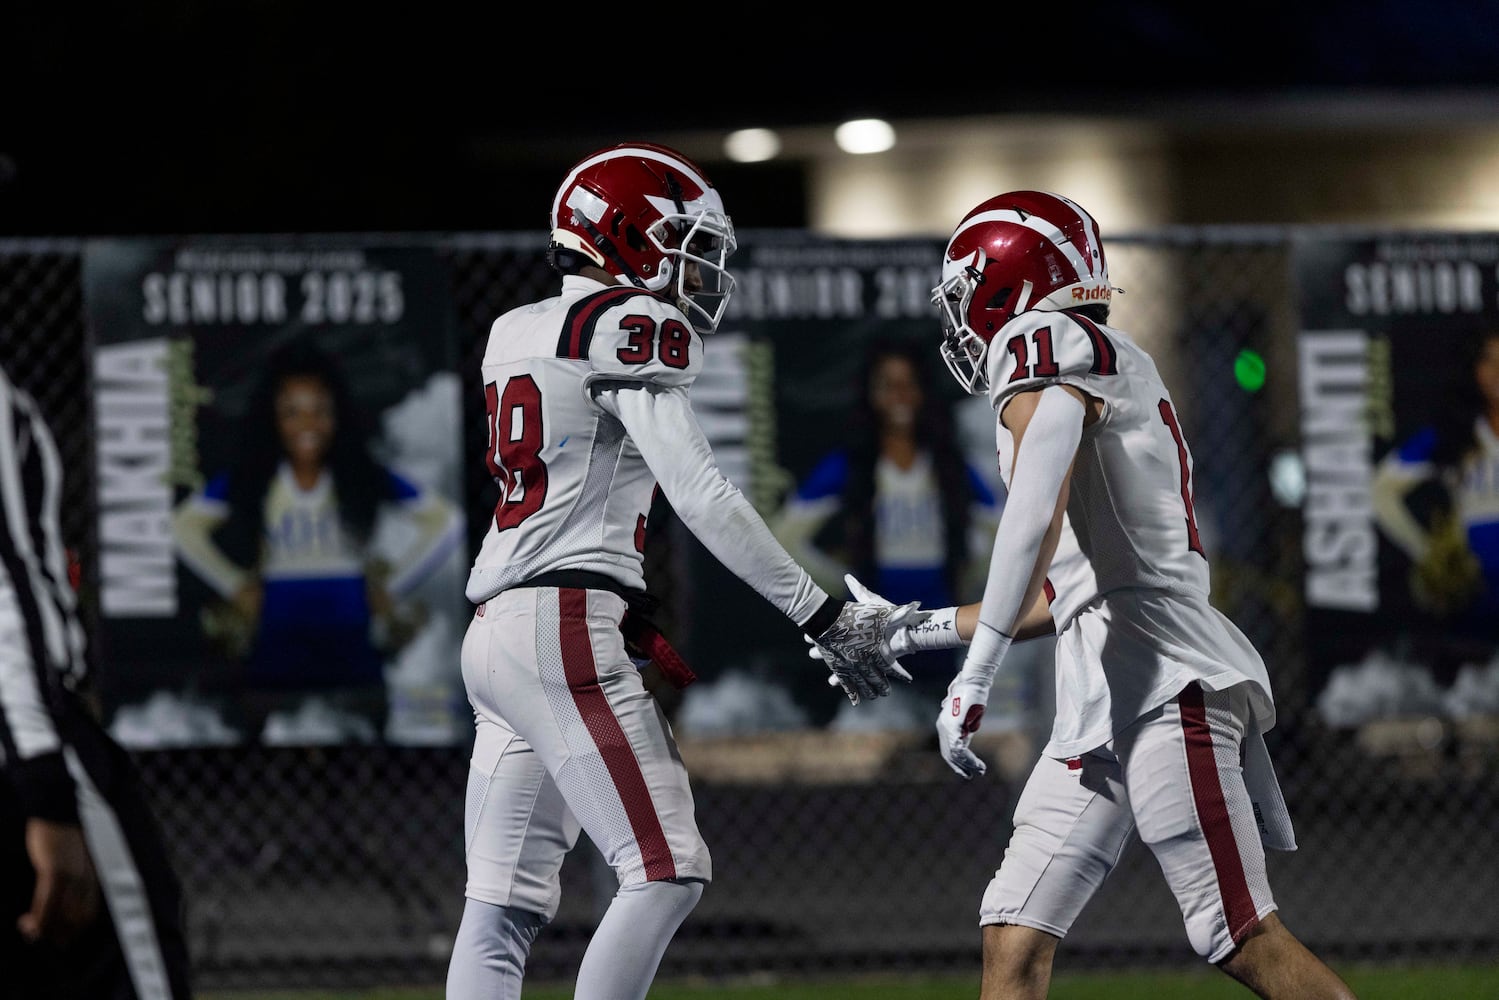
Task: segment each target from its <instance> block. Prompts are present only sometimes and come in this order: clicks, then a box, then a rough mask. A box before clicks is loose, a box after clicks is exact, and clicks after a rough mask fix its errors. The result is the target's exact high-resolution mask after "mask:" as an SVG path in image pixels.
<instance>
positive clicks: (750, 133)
mask: <svg viewBox="0 0 1499 1000" xmlns="http://www.w3.org/2000/svg"><path fill="white" fill-rule="evenodd" d="M723 151H724V155H726V156H727V157H728V158H729V159H731V160H733V161H734V162H735V163H762V162H764V161H765V160H772V159H775V157H776V155H777V154H778V153H780V151H781V137H780V135H779V134H777V133H776V132H775V131H774V130H773V129H768V128H742V129H739V130H738V131H735V132H730V133H729V134H728V137H727V138H725V139H724V141H723Z"/></svg>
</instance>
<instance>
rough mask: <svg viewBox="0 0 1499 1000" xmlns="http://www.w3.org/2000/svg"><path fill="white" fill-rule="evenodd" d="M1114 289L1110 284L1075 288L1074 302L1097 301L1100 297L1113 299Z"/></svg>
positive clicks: (1073, 293)
mask: <svg viewBox="0 0 1499 1000" xmlns="http://www.w3.org/2000/svg"><path fill="white" fill-rule="evenodd" d="M1113 297H1114V290H1113V289H1112V288H1110V287H1109V286H1108V285H1100V286H1099V287H1097V288H1074V289H1073V290H1072V301H1073V302H1097V301H1099V300H1100V299H1112V298H1113Z"/></svg>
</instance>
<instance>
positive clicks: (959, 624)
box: [951, 585, 1056, 646]
mask: <svg viewBox="0 0 1499 1000" xmlns="http://www.w3.org/2000/svg"><path fill="white" fill-rule="evenodd" d="M981 606H982V604H981V602H979V601H974V602H973V603H972V604H964V605H960V606H959V607H956V608H952V609H951V610H952V612H953V613H954V615H953V622H954V631H955V632H956V634H957V637H958V638H959V639H960V640H962V643H963V645H965V646H966V645H967V644H968V643H970V642H972V641H973V633H974V632H975V631H977V630H978V624H979V608H980V607H981ZM1055 631H1056V623H1055V622H1053V621H1052V620H1051V603H1050V602H1049V601H1047V599H1046V588H1045V586H1044V585H1043V586H1041V587H1039V588H1037V591H1036V595H1035V596H1034V597H1033V598H1031V601H1030V604H1029V605H1028V606H1027V608H1026V610H1025V612H1024V613H1023V614H1022V615H1021V616H1020V618H1019V619H1018V620H1017V621H1016V622H1015V641H1016V642H1021V641H1023V640H1025V639H1035V638H1037V637H1039V636H1043V635H1050V634H1052V633H1053V632H1055Z"/></svg>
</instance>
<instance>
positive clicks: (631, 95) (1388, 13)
mask: <svg viewBox="0 0 1499 1000" xmlns="http://www.w3.org/2000/svg"><path fill="white" fill-rule="evenodd" d="M513 6H514V5H496V7H495V8H492V9H491V11H492V12H490V13H476V12H477V11H480V10H482V8H479V7H478V6H477V5H465V6H460V5H457V4H445V3H442V2H432V3H423V4H417V5H411V6H409V7H402V8H381V7H379V6H377V5H366V6H362V7H356V6H353V5H342V4H319V3H314V2H312V0H198V2H189V0H175V2H166V0H140V2H138V3H137V4H134V5H129V6H128V7H127V6H126V5H111V6H110V7H109V8H107V9H105V7H104V5H102V4H89V5H66V4H60V3H58V2H56V0H53V2H51V3H46V4H44V3H32V2H30V0H14V2H12V3H11V4H8V5H6V7H5V10H4V12H3V13H0V18H3V19H4V20H3V21H0V72H3V73H4V76H3V77H0V84H3V90H0V93H3V94H4V100H3V102H0V235H7V234H8V235H17V234H19V235H83V234H109V233H149V232H176V233H189V232H264V231H298V230H300V231H325V232H329V231H361V230H363V231H372V230H393V231H394V230H407V231H420V230H433V231H436V230H507V229H531V228H538V229H539V228H542V227H543V226H544V224H545V212H546V204H547V202H548V201H549V199H550V195H551V192H552V190H553V188H554V186H555V184H556V183H557V181H558V179H559V177H560V175H561V173H562V172H563V171H564V170H565V169H566V167H567V166H568V165H570V164H571V162H573V161H574V160H575V159H576V158H577V157H578V156H581V155H582V154H584V153H586V152H588V151H589V150H591V149H592V148H595V147H596V146H599V145H604V144H607V143H609V142H613V141H618V140H620V139H624V138H629V137H632V136H634V135H645V134H646V133H648V132H668V131H679V130H693V129H699V128H714V129H716V128H724V129H727V128H733V127H739V126H744V125H766V124H776V125H796V124H815V123H824V122H833V121H836V120H838V119H841V118H843V117H848V116H855V115H865V114H878V115H883V116H885V117H889V118H893V119H900V118H936V117H945V116H958V115H967V114H993V113H1007V112H1016V111H1026V112H1046V111H1072V112H1104V113H1107V112H1108V111H1109V110H1111V109H1116V110H1138V109H1139V108H1141V107H1148V106H1149V104H1150V102H1151V101H1152V100H1154V99H1156V98H1159V97H1162V96H1170V97H1180V96H1183V95H1186V94H1200V95H1214V94H1216V95H1224V94H1228V95H1236V96H1242V98H1243V99H1245V100H1251V99H1253V98H1254V97H1255V96H1256V95H1262V94H1280V95H1282V96H1283V95H1284V94H1285V93H1287V92H1290V91H1296V90H1302V91H1305V90H1320V91H1328V90H1337V89H1346V88H1361V89H1363V88H1370V87H1381V88H1389V87H1394V88H1401V89H1404V90H1419V89H1422V88H1444V89H1445V88H1452V87H1482V88H1485V89H1489V88H1494V87H1496V85H1499V3H1494V2H1469V3H1462V2H1459V0H1424V2H1419V3H1395V2H1392V0H1386V2H1375V0H1366V2H1362V3H1352V2H1338V3H1331V4H1323V5H1304V6H1307V7H1311V6H1317V7H1319V8H1320V10H1318V11H1316V12H1311V11H1306V12H1298V13H1297V14H1295V15H1294V16H1293V15H1292V14H1291V13H1289V11H1292V10H1294V8H1293V7H1292V6H1291V5H1285V7H1284V8H1283V9H1284V11H1286V12H1287V13H1278V12H1277V11H1278V10H1280V9H1281V8H1279V7H1278V5H1276V4H1269V5H1265V4H1257V5H1252V7H1253V9H1254V18H1253V19H1252V20H1251V19H1246V18H1240V20H1238V21H1235V20H1234V19H1233V16H1231V15H1228V14H1216V13H1215V14H1209V13H1207V12H1203V13H1190V14H1183V13H1181V12H1180V11H1177V10H1175V9H1174V6H1175V5H1170V4H1165V3H1151V2H1142V0H1120V2H1116V3H1114V4H1110V5H1107V6H1105V5H1098V6H1097V8H1096V9H1095V10H1094V11H1093V12H1092V13H1089V12H1088V6H1087V5H1082V6H1074V7H1072V8H1069V9H1070V10H1076V11H1077V12H1078V13H1077V14H1076V15H1075V16H1074V17H1073V18H1072V19H1071V20H1070V21H1067V22H1059V21H1057V20H1056V19H1054V18H1053V17H1052V16H1051V14H1050V13H1049V12H1050V11H1051V10H1053V9H1054V8H1053V7H1052V6H1051V5H1047V6H1046V7H1045V8H1044V9H1043V8H1042V7H1039V6H1038V7H1035V8H1032V13H1029V14H1027V13H1025V12H1023V11H1017V10H1016V9H1015V8H1013V7H1010V8H1006V10H1005V12H1004V13H1003V14H999V13H995V12H994V10H993V9H991V8H983V9H977V8H976V9H974V13H973V14H972V19H973V23H972V24H966V23H964V21H963V18H964V16H966V12H965V11H963V10H957V11H953V12H949V14H950V16H949V17H948V18H944V19H936V18H933V17H931V16H929V14H927V13H921V15H920V16H914V15H913V16H912V17H911V18H909V19H908V20H909V22H910V23H908V24H906V23H900V22H897V21H895V20H894V19H893V18H892V19H888V20H887V21H886V22H885V25H884V26H883V27H880V28H878V29H867V30H865V31H863V32H862V33H861V32H857V31H849V30H846V29H844V28H837V29H835V28H832V27H827V26H823V27H816V26H809V25H807V24H805V23H803V20H802V19H800V18H776V17H773V16H771V14H770V12H769V10H768V9H767V8H764V7H762V6H758V5H756V6H753V7H745V8H742V9H733V8H725V9H724V10H725V14H724V15H723V17H724V18H725V20H724V24H723V26H721V27H719V28H716V29H715V28H705V27H697V26H686V25H681V26H677V27H672V26H671V25H670V24H669V23H667V22H669V21H670V20H671V18H672V17H673V16H674V13H673V11H672V10H670V9H667V10H658V9H655V8H650V9H646V8H642V17H641V19H640V20H642V21H646V20H649V21H650V22H651V27H649V28H642V29H636V30H630V29H625V28H621V27H620V26H619V24H618V23H616V22H618V21H619V20H621V18H620V17H619V15H612V16H613V20H604V19H602V16H601V15H599V14H597V13H587V12H585V11H584V10H583V9H581V8H574V7H568V8H566V9H565V10H562V11H561V12H560V13H559V14H557V15H549V14H548V13H547V12H546V11H545V10H542V9H537V10H533V11H530V12H528V14H527V15H526V17H525V18H524V20H527V21H528V22H532V21H540V22H541V23H524V24H517V23H511V22H512V21H515V20H517V19H522V18H521V15H518V14H516V13H515V12H514V10H513V9H511V8H513ZM94 8H99V9H94ZM1243 9H1244V10H1245V11H1248V10H1249V9H1250V8H1249V7H1246V8H1243ZM686 15H687V12H686V11H676V12H675V16H676V17H685V16H686ZM939 20H940V21H941V22H942V23H940V24H938V23H935V22H937V21H939ZM877 32H878V33H877ZM1496 92H1499V91H1496ZM711 173H712V175H713V177H714V180H715V181H716V183H717V184H718V185H719V187H720V188H722V189H724V190H725V192H726V193H727V192H730V191H732V192H733V199H734V202H733V203H734V205H735V215H736V217H742V218H745V219H754V220H755V225H756V226H757V227H758V226H764V227H779V226H799V225H802V224H804V222H805V211H804V208H803V196H804V191H803V187H802V180H801V174H800V170H799V169H798V167H797V165H796V164H794V163H793V164H786V165H781V166H767V165H756V166H754V167H737V168H736V167H729V166H715V168H714V169H713V170H712V171H711Z"/></svg>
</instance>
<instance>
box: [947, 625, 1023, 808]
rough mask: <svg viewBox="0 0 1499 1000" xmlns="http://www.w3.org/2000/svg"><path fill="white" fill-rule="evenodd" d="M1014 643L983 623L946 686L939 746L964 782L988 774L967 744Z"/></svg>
mask: <svg viewBox="0 0 1499 1000" xmlns="http://www.w3.org/2000/svg"><path fill="white" fill-rule="evenodd" d="M1012 641H1013V640H1012V639H1011V638H1010V636H1008V635H1006V634H1005V633H1003V632H1001V631H999V630H998V629H995V628H991V627H989V626H988V625H985V624H984V622H983V620H982V619H980V620H979V624H978V631H977V632H975V633H974V636H973V643H972V645H970V646H969V648H968V655H967V656H965V657H963V669H962V670H959V671H958V676H956V677H954V678H953V679H952V683H951V684H949V685H948V686H947V697H946V698H944V699H943V701H942V711H940V712H938V713H937V744H938V746H939V747H940V749H941V751H942V759H943V760H945V761H947V766H948V767H950V768H952V769H953V770H954V771H956V772H958V774H959V775H961V776H962V777H963V778H964V779H968V778H972V777H973V776H974V775H976V774H983V773H984V772H985V771H986V770H988V766H987V765H986V764H985V763H984V762H983V761H981V760H979V757H978V754H976V753H974V752H973V751H972V750H971V749H969V747H968V741H969V739H970V738H972V736H973V734H974V733H976V732H978V729H979V723H980V722H981V721H983V718H984V709H985V708H986V707H987V706H988V704H989V691H990V689H992V688H993V687H994V675H995V674H997V673H998V672H999V670H1000V668H1001V665H1002V664H1003V663H1004V659H1005V654H1006V653H1008V652H1009V650H1010V644H1011V642H1012Z"/></svg>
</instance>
